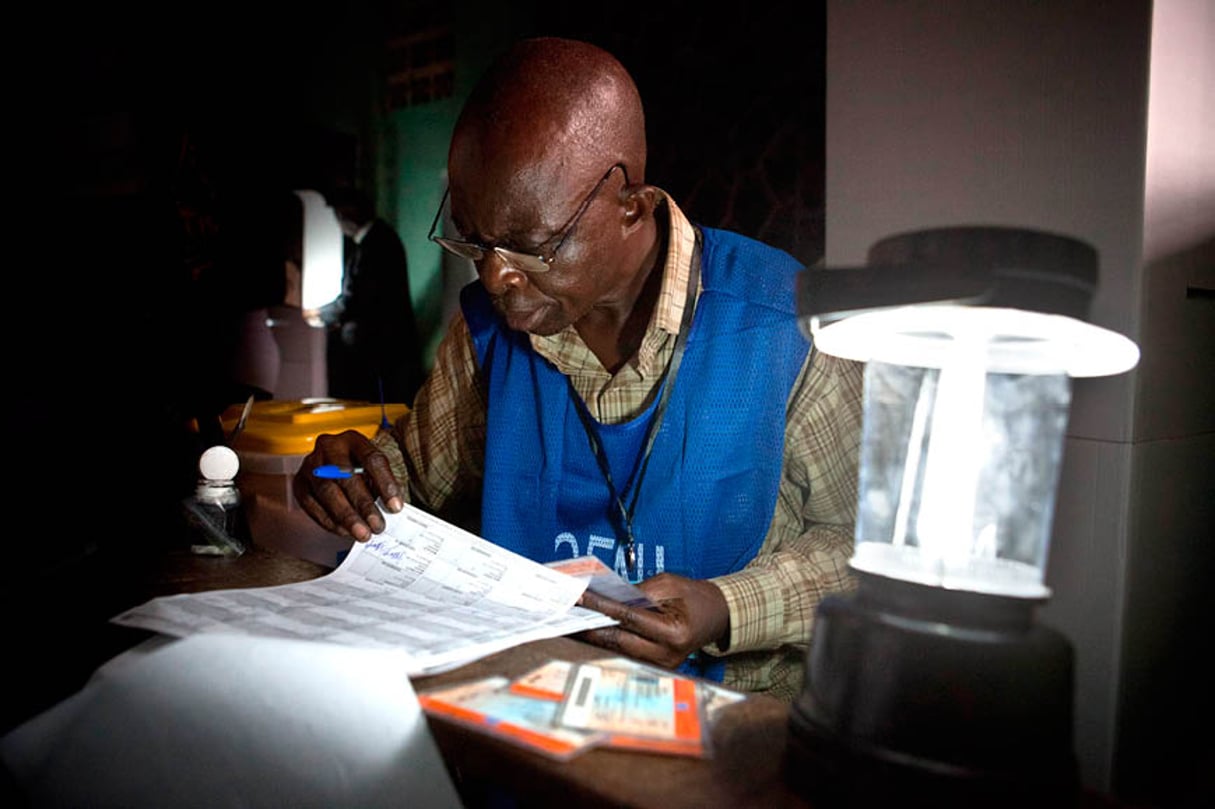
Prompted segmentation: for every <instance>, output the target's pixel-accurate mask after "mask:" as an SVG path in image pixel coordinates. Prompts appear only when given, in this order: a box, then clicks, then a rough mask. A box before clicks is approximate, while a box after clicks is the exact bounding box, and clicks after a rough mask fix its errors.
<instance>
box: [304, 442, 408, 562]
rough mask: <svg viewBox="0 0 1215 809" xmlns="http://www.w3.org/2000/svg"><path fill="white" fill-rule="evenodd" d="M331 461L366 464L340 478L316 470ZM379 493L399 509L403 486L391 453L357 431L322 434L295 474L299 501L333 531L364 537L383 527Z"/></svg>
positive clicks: (345, 464) (344, 465)
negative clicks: (389, 456)
mask: <svg viewBox="0 0 1215 809" xmlns="http://www.w3.org/2000/svg"><path fill="white" fill-rule="evenodd" d="M326 464H333V465H336V466H339V467H342V468H354V467H362V468H363V472H362V473H360V474H356V475H351V476H350V477H347V478H341V479H331V478H323V477H317V476H316V475H314V474H313V471H314V470H315V469H316V468H317V467H318V466H322V465H326ZM369 484H370V485H369ZM377 492H379V496H380V497H381V499H383V501H384V502H385V504H386V507H387V508H389V509H391V510H395V511H399V510H400V508H401V497H400V491H399V486H398V484H397V482H396V479H395V477H394V476H393V474H392V469H391V468H390V466H389V464H388V460H387V458H385V457H384V454H383V453H381V452H380V451H379V450H378V449H376V447H375V444H373V443H372V442H371V441H370V440H368V439H367V437H366V436H364V435H362V434H361V433H359V432H356V431H354V430H347V431H346V432H344V433H340V434H338V435H322V436H319V437H318V438H317V440H316V448H315V449H314V450H313V451H312V452H311V453H309V454H308V455H307V456H306V457H305V458H304V460H303V461H302V462H301V464H300V468H299V469H298V470H297V471H296V473H295V477H294V478H293V479H292V493H293V494H294V495H295V499H296V502H297V503H298V504H299V506H300V508H302V509H303V510H304V511H305V513H307V514H308V516H309V517H311V518H312V519H313V520H314V521H315V522H316V523H317V524H318V525H320V526H321V527H322V528H324V529H326V530H328V531H332V532H334V533H337V534H340V535H342V536H349V537H352V538H353V539H356V540H358V541H360V542H365V541H366V540H368V539H370V538H371V536H372V534H373V533H379V532H381V531H383V530H384V527H385V525H384V518H383V515H382V514H381V513H380V510H379V508H378V507H377V506H376V497H377V494H376V493H377Z"/></svg>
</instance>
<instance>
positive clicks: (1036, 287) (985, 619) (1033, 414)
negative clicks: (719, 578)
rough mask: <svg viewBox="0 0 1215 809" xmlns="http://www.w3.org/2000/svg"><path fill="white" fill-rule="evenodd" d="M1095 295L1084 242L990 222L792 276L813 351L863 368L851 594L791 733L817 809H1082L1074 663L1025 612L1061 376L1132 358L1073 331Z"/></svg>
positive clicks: (1048, 500)
mask: <svg viewBox="0 0 1215 809" xmlns="http://www.w3.org/2000/svg"><path fill="white" fill-rule="evenodd" d="M1096 280H1097V255H1096V252H1095V251H1094V250H1093V249H1092V248H1091V247H1090V246H1088V245H1087V244H1085V243H1083V242H1080V241H1077V240H1075V239H1071V238H1068V237H1064V236H1059V235H1056V234H1051V233H1044V232H1040V231H1031V230H1021V229H1013V228H998V227H954V228H939V229H933V230H924V231H916V232H910V233H905V234H900V235H896V236H892V237H889V238H886V239H883V240H882V241H879V242H878V243H876V244H875V245H874V246H873V247H872V248H871V249H870V251H869V255H868V263H867V265H866V266H865V267H854V268H846V269H811V270H806V271H805V272H803V273H802V275H801V276H800V277H799V283H798V312H799V316H800V317H801V322H802V325H803V329H804V330H805V331H806V332H807V333H808V334H810V335H811V337H812V339H813V340H814V343H815V345H816V346H817V348H818V349H819V350H821V351H823V352H825V353H828V354H834V355H838V356H842V357H847V358H851V359H855V360H860V361H864V362H865V363H866V366H865V387H864V404H863V407H864V426H863V428H862V446H861V455H860V473H859V479H858V504H857V523H856V534H855V545H854V550H853V555H852V558H851V560H850V566H851V568H852V570H853V571H854V573H855V575H856V579H857V582H858V586H857V588H856V590H855V591H854V592H851V593H848V594H846V595H845V594H840V595H835V596H830V597H828V598H826V599H824V600H823V601H822V602H821V605H820V607H819V609H818V611H817V614H816V620H815V627H814V630H813V636H812V638H811V643H810V649H809V651H808V654H807V659H806V665H807V671H806V682H805V685H804V687H803V690H802V693H801V694H800V695H799V697H798V699H797V700H796V701H795V703H794V705H793V707H792V709H791V712H790V720H789V721H790V734H791V737H790V747H789V753H788V756H789V760H788V762H787V763H788V765H789V766H788V772H789V776H790V778H791V779H793V780H794V781H796V782H797V784H798V785H799V787H801V788H803V789H804V790H805V791H807V792H809V793H810V794H812V795H814V796H815V797H816V798H818V799H821V800H822V801H823V802H824V803H828V804H833V805H840V804H845V805H858V806H859V805H870V804H872V803H874V802H875V801H880V800H883V799H889V800H892V801H895V802H896V803H897V805H908V801H910V805H913V806H919V805H940V806H1012V805H1043V804H1045V805H1068V804H1069V803H1074V800H1075V797H1076V794H1077V793H1076V789H1077V775H1076V767H1075V761H1074V754H1073V751H1072V687H1073V685H1072V680H1073V671H1072V649H1071V646H1070V644H1069V642H1068V641H1067V639H1066V638H1065V637H1064V636H1063V635H1062V634H1061V633H1059V632H1057V631H1055V630H1053V629H1051V628H1049V627H1045V626H1042V625H1040V624H1039V623H1037V622H1036V621H1035V620H1034V612H1035V610H1036V608H1037V607H1039V606H1041V605H1042V604H1043V603H1044V602H1045V601H1046V600H1047V599H1048V598H1049V596H1050V590H1049V589H1048V587H1047V586H1046V584H1045V575H1046V564H1047V558H1048V552H1049V544H1050V536H1051V524H1052V518H1053V513H1054V506H1055V489H1056V485H1057V483H1058V480H1059V470H1060V466H1061V461H1062V456H1063V442H1064V436H1065V433H1066V428H1067V422H1068V407H1069V404H1070V399H1071V379H1072V378H1073V377H1084V376H1103V375H1109V374H1117V373H1122V372H1124V371H1127V370H1129V369H1130V368H1132V367H1134V365H1135V364H1136V363H1137V362H1138V357H1139V351H1138V348H1137V347H1136V346H1135V344H1134V343H1133V342H1131V341H1130V340H1128V339H1127V338H1125V337H1123V336H1122V335H1119V334H1116V333H1114V332H1111V331H1108V330H1106V329H1102V328H1099V327H1096V326H1093V325H1091V324H1088V323H1086V322H1085V320H1086V318H1087V313H1088V305H1089V301H1090V299H1091V296H1092V292H1093V290H1094V289H1095V286H1096ZM1027 802H1028V803H1027Z"/></svg>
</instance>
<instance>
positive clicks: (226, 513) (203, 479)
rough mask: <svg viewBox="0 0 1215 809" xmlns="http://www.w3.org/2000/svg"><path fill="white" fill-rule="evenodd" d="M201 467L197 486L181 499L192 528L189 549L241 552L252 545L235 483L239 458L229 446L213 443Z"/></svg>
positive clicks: (226, 553) (205, 552)
mask: <svg viewBox="0 0 1215 809" xmlns="http://www.w3.org/2000/svg"><path fill="white" fill-rule="evenodd" d="M198 471H199V479H198V486H197V487H196V488H195V489H194V494H193V495H192V496H190V497H187V498H186V499H185V500H184V501H183V503H182V506H183V510H184V512H185V517H186V523H187V525H188V526H189V528H190V531H191V539H190V551H191V552H192V553H197V554H200V555H204V556H240V555H241V554H242V553H244V552H245V551H246V550H248V549H249V547H250V546H251V545H252V539H251V535H250V533H249V524H248V522H247V521H246V519H245V510H244V507H243V506H242V504H241V496H240V490H239V489H238V488H237V487H236V473H237V472H238V471H240V458H239V457H238V456H237V454H236V453H235V452H234V451H233V450H232V449H231V448H229V447H226V446H222V445H221V446H215V447H211V448H210V449H208V450H207V451H206V452H204V453H203V454H202V456H201V457H200V458H199V459H198Z"/></svg>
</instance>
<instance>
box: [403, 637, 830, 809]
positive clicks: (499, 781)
mask: <svg viewBox="0 0 1215 809" xmlns="http://www.w3.org/2000/svg"><path fill="white" fill-rule="evenodd" d="M604 656H605V652H604V650H603V649H600V648H597V647H595V646H591V645H589V644H586V643H582V642H580V641H576V640H573V639H570V638H552V639H549V640H542V641H535V642H532V643H527V644H523V645H522V646H516V647H514V648H513V649H508V650H507V651H504V652H499V653H498V654H495V655H491V656H489V657H485V658H482V659H481V660H478V661H475V662H473V663H470V664H468V665H466V666H463V667H461V668H459V669H456V670H454V671H450V672H446V673H444V674H439V675H435V676H431V677H419V678H416V679H415V680H414V681H413V683H414V688H415V689H416V690H419V691H423V690H426V689H429V688H434V687H437V686H440V685H444V684H452V683H461V682H466V681H469V680H474V679H478V678H480V677H485V676H489V675H491V674H498V675H505V676H507V677H512V676H517V675H521V674H524V673H526V672H527V671H529V670H531V669H533V668H535V667H537V666H539V665H541V664H543V663H546V662H548V661H549V660H553V659H557V660H569V661H575V662H577V661H582V660H589V659H592V658H596V657H604ZM787 721H788V706H787V705H785V704H784V703H782V702H780V701H778V700H775V699H772V698H770V697H764V696H760V695H751V696H748V697H747V698H746V699H745V700H743V701H742V702H739V703H736V704H734V705H731V706H728V707H726V708H724V709H723V710H722V712H721V714H720V716H719V718H718V720H717V722H716V723H715V724H714V726H713V728H712V756H711V757H710V758H707V759H695V758H687V757H681V756H667V755H655V754H651V753H637V752H628V751H619V750H600V749H595V750H590V751H588V752H585V753H582V754H581V755H578V756H576V757H575V758H573V759H571V760H569V761H564V762H562V761H556V760H553V759H549V758H546V757H544V756H542V755H539V754H537V753H533V752H531V751H528V750H523V749H521V748H518V747H516V746H513V745H510V744H508V743H506V742H502V741H499V740H498V739H495V738H494V737H492V736H489V735H487V734H484V733H479V732H477V731H474V730H470V729H467V728H465V727H463V726H461V725H458V724H455V723H451V722H447V721H444V720H439V719H433V718H432V719H431V720H430V726H431V730H432V732H433V733H434V736H435V739H436V741H437V742H438V744H439V749H440V750H441V751H442V753H443V758H444V759H445V760H446V762H447V766H448V769H449V770H450V772H451V774H452V777H453V778H454V779H455V781H456V785H457V787H458V788H459V789H460V790H461V795H462V796H463V797H464V798H465V799H466V801H468V803H469V804H470V805H476V804H480V803H485V804H492V803H493V802H494V798H495V795H496V794H507V795H510V796H512V797H513V798H514V799H516V800H518V801H519V803H520V804H521V805H523V806H551V805H568V806H578V807H651V808H652V809H677V808H678V807H685V806H686V807H714V806H721V807H732V808H738V807H750V806H755V807H787V806H794V807H805V806H810V804H809V803H808V802H806V801H805V800H803V799H801V798H800V797H798V796H797V795H796V794H795V793H794V792H793V791H792V790H790V789H789V788H788V786H787V785H786V784H785V782H784V779H783V777H782V769H781V768H782V762H783V759H784V752H785V741H786V735H787V729H786V722H787Z"/></svg>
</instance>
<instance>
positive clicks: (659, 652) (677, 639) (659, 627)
mask: <svg viewBox="0 0 1215 809" xmlns="http://www.w3.org/2000/svg"><path fill="white" fill-rule="evenodd" d="M579 604H581V605H582V606H583V607H586V608H587V609H592V610H595V611H597V612H602V613H603V614H604V615H606V616H608V617H609V618H615V619H616V620H617V621H618V622H619V623H618V624H617V625H615V626H609V627H604V628H602V629H592V630H588V631H587V632H584V633H582V635H581V636H580V637H581V638H582V639H583V640H585V641H586V642H587V643H592V644H594V645H596V646H601V647H603V648H604V649H610V650H611V651H614V652H618V653H620V654H623V655H627V656H628V657H633V658H636V659H638V660H645V661H647V662H650V663H654V664H656V665H659V666H663V667H665V668H674V667H675V666H678V665H679V664H680V663H681V662H682V661H683V659H684V658H685V657H686V656H687V654H688V652H689V651H691V650H690V649H688V648H687V641H686V636H687V632H686V631H685V628H684V625H685V623H686V621H685V619H684V618H683V617H682V616H681V614H680V613H679V611H678V610H665V609H644V608H639V607H630V606H627V605H625V604H622V603H620V602H619V601H615V600H613V599H610V598H605V597H604V596H601V595H599V594H597V593H593V592H591V591H589V590H587V591H585V592H584V593H583V594H582V598H581V599H579Z"/></svg>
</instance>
